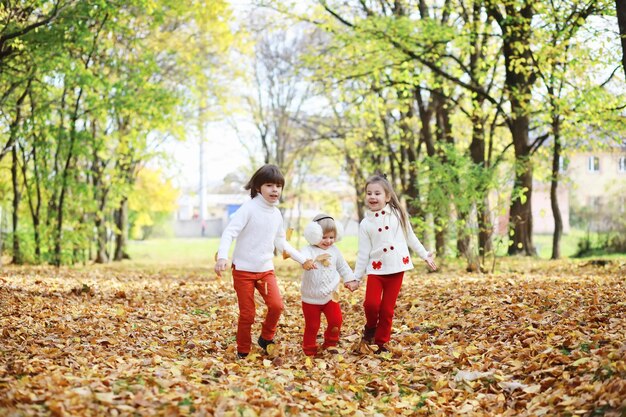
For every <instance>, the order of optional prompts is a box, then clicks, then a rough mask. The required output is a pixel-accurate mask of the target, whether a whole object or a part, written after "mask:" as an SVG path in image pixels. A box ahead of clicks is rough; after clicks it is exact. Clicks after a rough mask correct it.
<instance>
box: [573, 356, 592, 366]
mask: <svg viewBox="0 0 626 417" xmlns="http://www.w3.org/2000/svg"><path fill="white" fill-rule="evenodd" d="M590 360H591V358H580V359H578V360H577V361H575V362H574V363H573V364H572V366H578V365H582V364H583V363H587V362H589V361H590Z"/></svg>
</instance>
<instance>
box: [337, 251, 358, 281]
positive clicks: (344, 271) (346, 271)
mask: <svg viewBox="0 0 626 417" xmlns="http://www.w3.org/2000/svg"><path fill="white" fill-rule="evenodd" d="M335 268H336V269H337V272H338V273H339V275H340V276H341V277H342V278H343V282H344V284H343V285H344V286H345V287H346V288H348V289H349V290H350V291H354V290H356V289H357V288H359V279H358V278H357V277H356V276H354V272H352V268H350V265H348V262H346V260H345V259H344V257H343V255H341V252H339V249H337V248H335Z"/></svg>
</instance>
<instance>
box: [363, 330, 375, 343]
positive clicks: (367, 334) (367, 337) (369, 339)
mask: <svg viewBox="0 0 626 417" xmlns="http://www.w3.org/2000/svg"><path fill="white" fill-rule="evenodd" d="M375 334H376V327H367V326H365V327H363V341H364V342H365V343H367V344H368V345H371V344H373V343H374V335H375Z"/></svg>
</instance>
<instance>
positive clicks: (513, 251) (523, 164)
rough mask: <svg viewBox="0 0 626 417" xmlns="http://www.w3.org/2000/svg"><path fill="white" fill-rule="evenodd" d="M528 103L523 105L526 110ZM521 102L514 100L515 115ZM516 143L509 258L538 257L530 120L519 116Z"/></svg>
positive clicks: (515, 127) (512, 102)
mask: <svg viewBox="0 0 626 417" xmlns="http://www.w3.org/2000/svg"><path fill="white" fill-rule="evenodd" d="M525 105H526V103H525V104H524V107H525ZM519 106H520V103H519V101H518V100H511V107H512V111H513V113H514V114H516V112H517V111H520V109H519ZM512 126H513V127H512V133H513V143H514V145H515V183H514V185H513V196H512V198H511V210H510V214H509V230H510V233H509V239H511V243H510V244H509V251H508V253H509V255H517V254H524V255H535V254H536V252H535V248H534V246H533V240H532V236H533V219H532V209H531V203H530V202H531V200H532V192H533V169H532V163H531V160H530V146H529V145H528V131H529V129H528V126H529V118H528V116H527V115H517V116H516V117H515V118H514V119H513V120H512Z"/></svg>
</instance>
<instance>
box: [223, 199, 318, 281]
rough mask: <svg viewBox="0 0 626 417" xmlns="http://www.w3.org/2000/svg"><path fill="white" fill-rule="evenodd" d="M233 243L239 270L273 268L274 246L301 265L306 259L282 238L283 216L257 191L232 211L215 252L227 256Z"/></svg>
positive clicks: (258, 270) (283, 236)
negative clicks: (251, 197) (254, 195)
mask: <svg viewBox="0 0 626 417" xmlns="http://www.w3.org/2000/svg"><path fill="white" fill-rule="evenodd" d="M233 240H236V242H235V250H234V251H233V265H235V267H236V268H237V269H238V270H240V271H248V272H265V271H269V270H272V269H274V263H273V257H274V248H276V249H278V252H279V253H282V252H283V251H286V252H287V253H288V254H289V255H290V256H291V258H292V259H294V260H295V261H296V262H299V263H300V264H302V263H304V261H306V258H305V257H304V256H302V254H301V253H300V252H298V251H297V250H296V249H295V248H294V247H293V246H291V245H290V244H289V243H288V242H287V240H286V237H285V229H284V227H283V216H282V215H281V213H280V211H279V210H278V208H276V206H275V205H272V204H270V203H268V202H267V200H265V199H264V198H263V196H262V195H261V194H258V195H257V196H256V197H254V198H253V199H251V200H249V201H246V202H245V203H244V204H242V206H241V207H239V209H237V211H236V212H235V213H234V214H233V216H232V218H231V219H230V222H229V223H228V225H227V226H226V229H224V232H223V233H222V238H221V240H220V246H219V249H218V251H217V257H218V259H228V252H229V251H230V246H231V244H232V242H233Z"/></svg>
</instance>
